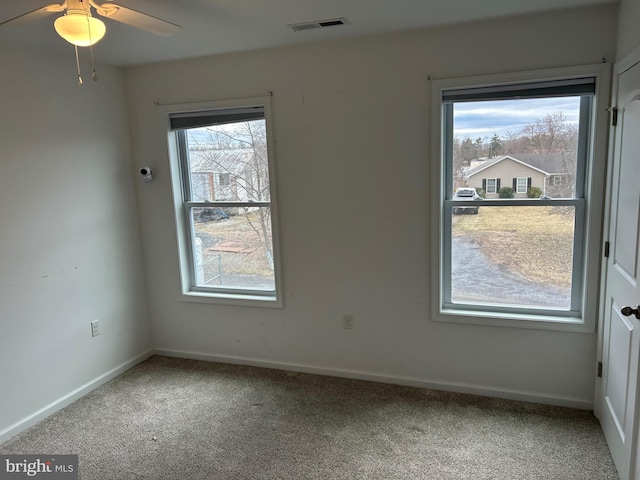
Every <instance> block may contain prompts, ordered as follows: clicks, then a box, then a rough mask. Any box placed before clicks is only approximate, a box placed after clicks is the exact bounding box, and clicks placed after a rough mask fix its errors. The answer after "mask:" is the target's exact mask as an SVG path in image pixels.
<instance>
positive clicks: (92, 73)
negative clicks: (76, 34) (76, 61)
mask: <svg viewBox="0 0 640 480" xmlns="http://www.w3.org/2000/svg"><path fill="white" fill-rule="evenodd" d="M81 1H82V0H81ZM86 8H87V11H89V12H90V8H91V7H90V6H87V7H86ZM90 15H91V14H89V15H87V32H88V33H89V51H90V52H91V70H92V72H91V78H92V79H93V81H94V82H97V81H98V74H97V73H96V64H95V62H94V60H93V39H92V38H91V22H90V21H89V16H90Z"/></svg>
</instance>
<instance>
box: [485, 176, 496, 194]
mask: <svg viewBox="0 0 640 480" xmlns="http://www.w3.org/2000/svg"><path fill="white" fill-rule="evenodd" d="M485 180H486V182H487V183H486V185H487V188H486V189H485V193H498V179H497V178H486V179H485ZM491 180H493V190H489V182H490V181H491Z"/></svg>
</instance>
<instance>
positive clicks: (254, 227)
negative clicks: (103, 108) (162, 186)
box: [164, 98, 281, 306]
mask: <svg viewBox="0 0 640 480" xmlns="http://www.w3.org/2000/svg"><path fill="white" fill-rule="evenodd" d="M269 112H270V109H269V99H268V98H266V99H263V98H261V99H248V100H244V101H236V102H216V103H210V104H204V105H195V106H194V105H187V106H182V107H181V106H174V107H167V108H165V110H164V113H165V115H166V118H167V120H168V123H169V130H170V132H169V150H170V157H171V165H172V173H173V175H172V177H173V189H174V198H175V200H176V202H175V204H176V219H177V221H176V225H177V229H178V241H179V247H180V264H181V274H182V289H183V295H185V296H186V297H187V299H188V300H193V299H198V300H202V299H203V298H204V299H207V301H211V300H213V301H220V300H222V303H239V304H247V303H249V304H255V302H257V301H258V302H263V303H264V304H276V305H277V306H279V305H280V304H281V300H280V295H279V294H278V291H279V274H278V250H277V243H276V242H275V241H274V240H275V239H274V231H275V230H276V229H275V215H274V214H275V210H274V178H273V151H272V148H271V144H272V141H271V140H270V122H269ZM272 306H273V305H272Z"/></svg>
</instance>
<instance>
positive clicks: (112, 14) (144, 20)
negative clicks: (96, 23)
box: [90, 1, 182, 37]
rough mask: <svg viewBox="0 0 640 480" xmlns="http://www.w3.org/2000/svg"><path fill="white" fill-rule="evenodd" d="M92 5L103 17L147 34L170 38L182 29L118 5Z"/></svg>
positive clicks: (92, 3)
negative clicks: (144, 31)
mask: <svg viewBox="0 0 640 480" xmlns="http://www.w3.org/2000/svg"><path fill="white" fill-rule="evenodd" d="M90 3H91V5H93V6H94V7H95V9H96V12H98V14H99V15H102V16H103V17H107V18H110V19H112V20H116V21H118V22H122V23H126V24H127V25H131V26H132V27H136V28H140V29H141V30H146V31H147V32H151V33H155V34H156V35H160V36H162V37H170V36H171V35H173V34H174V33H176V32H177V31H179V30H180V29H181V28H182V27H181V26H180V25H176V24H175V23H171V22H167V21H166V20H162V19H160V18H157V17H154V16H151V15H147V14H146V13H142V12H138V11H137V10H133V9H132V8H127V7H123V6H121V5H116V4H115V3H103V4H102V5H96V4H95V3H94V2H93V1H91V2H90Z"/></svg>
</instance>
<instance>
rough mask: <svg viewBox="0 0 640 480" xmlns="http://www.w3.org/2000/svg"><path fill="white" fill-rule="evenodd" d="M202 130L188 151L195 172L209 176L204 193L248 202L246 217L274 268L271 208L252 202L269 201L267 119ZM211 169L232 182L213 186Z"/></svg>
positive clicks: (245, 210)
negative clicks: (258, 205) (255, 204)
mask: <svg viewBox="0 0 640 480" xmlns="http://www.w3.org/2000/svg"><path fill="white" fill-rule="evenodd" d="M201 133H202V135H200V136H198V137H197V140H192V141H190V144H189V150H190V154H191V159H192V161H191V164H192V165H191V167H192V175H194V174H198V173H203V174H207V175H208V179H207V180H206V181H207V187H208V188H207V189H204V188H203V190H204V192H203V196H204V197H206V198H204V199H205V200H209V201H216V200H225V201H231V202H242V203H245V202H246V203H247V205H246V206H243V207H241V208H242V210H243V212H244V215H243V218H244V219H245V220H246V221H247V223H248V225H249V226H250V227H251V229H252V230H253V231H254V232H255V233H256V236H257V238H258V239H259V241H260V244H261V246H262V248H263V249H264V254H265V256H266V258H267V261H268V263H269V266H270V267H271V269H273V267H274V265H273V242H272V235H271V231H272V230H271V209H270V208H264V207H253V206H251V205H250V204H251V203H252V202H265V201H266V202H268V201H270V185H269V161H268V153H267V132H266V125H265V122H264V120H251V121H246V122H240V123H236V124H233V127H229V124H226V125H224V126H211V127H206V128H204V129H202V130H201ZM200 170H201V172H200ZM212 172H215V174H217V175H220V174H225V175H228V179H229V180H228V182H229V184H228V185H225V186H224V187H223V188H221V186H220V184H219V183H220V182H218V188H217V191H216V189H215V188H213V187H214V183H215V178H213V173H212ZM212 182H214V183H212ZM192 183H194V182H192ZM206 190H208V191H206ZM219 196H223V197H224V198H219Z"/></svg>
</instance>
